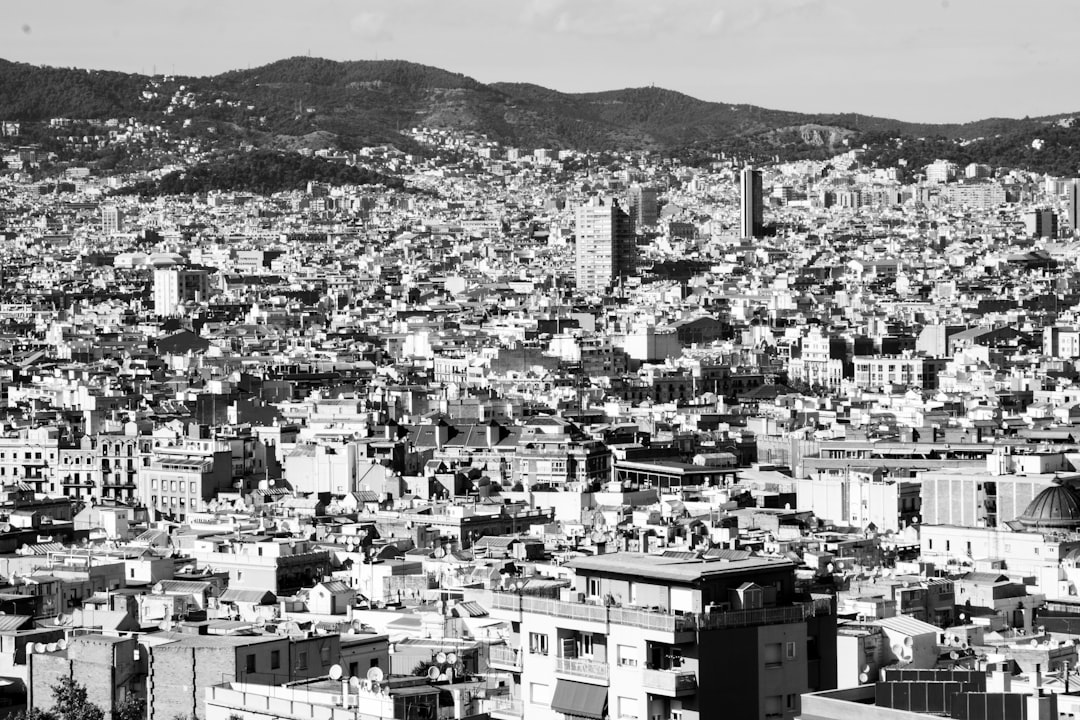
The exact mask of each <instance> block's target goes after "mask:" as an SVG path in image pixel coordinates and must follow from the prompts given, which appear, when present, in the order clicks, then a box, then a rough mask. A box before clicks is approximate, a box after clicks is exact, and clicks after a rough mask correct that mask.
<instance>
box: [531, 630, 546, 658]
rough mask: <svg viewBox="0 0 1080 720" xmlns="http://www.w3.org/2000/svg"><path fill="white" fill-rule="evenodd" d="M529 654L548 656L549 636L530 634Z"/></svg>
mask: <svg viewBox="0 0 1080 720" xmlns="http://www.w3.org/2000/svg"><path fill="white" fill-rule="evenodd" d="M529 652H530V653H532V654H533V655H547V654H548V636H547V635H545V634H544V633H529Z"/></svg>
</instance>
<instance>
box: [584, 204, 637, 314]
mask: <svg viewBox="0 0 1080 720" xmlns="http://www.w3.org/2000/svg"><path fill="white" fill-rule="evenodd" d="M575 220H576V227H575V235H576V236H577V247H576V251H575V260H576V267H575V275H576V278H577V287H578V291H579V292H582V293H596V292H603V291H604V290H606V289H607V288H610V287H612V286H613V285H615V284H616V283H617V282H619V281H620V280H622V279H625V278H626V277H628V276H630V275H632V274H633V273H634V268H635V265H636V260H637V247H636V242H635V237H634V222H633V220H632V219H631V218H630V216H629V215H628V214H627V213H626V211H624V210H623V209H622V208H621V207H619V203H618V202H617V201H615V200H611V201H609V202H607V203H605V202H604V201H603V200H602V199H599V198H594V199H593V200H592V201H591V202H589V203H588V204H586V205H581V206H579V207H578V208H577V211H576V216H575Z"/></svg>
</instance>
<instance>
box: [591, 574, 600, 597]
mask: <svg viewBox="0 0 1080 720" xmlns="http://www.w3.org/2000/svg"><path fill="white" fill-rule="evenodd" d="M599 595H600V578H589V597H597V596H599Z"/></svg>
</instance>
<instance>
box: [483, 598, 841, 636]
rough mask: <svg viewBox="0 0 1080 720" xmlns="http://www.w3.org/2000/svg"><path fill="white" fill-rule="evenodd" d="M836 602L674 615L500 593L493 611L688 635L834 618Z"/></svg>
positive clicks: (823, 601) (812, 601)
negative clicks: (686, 633)
mask: <svg viewBox="0 0 1080 720" xmlns="http://www.w3.org/2000/svg"><path fill="white" fill-rule="evenodd" d="M832 602H833V601H832V598H830V597H819V598H814V599H813V600H811V601H808V602H798V603H793V604H792V605H787V606H784V607H776V608H759V609H756V610H731V611H728V612H710V613H701V614H684V615H673V614H670V613H666V612H661V611H659V610H644V609H640V608H627V607H616V606H605V605H588V604H585V603H577V602H566V601H563V600H554V599H552V598H543V597H535V596H531V595H517V594H515V593H502V592H496V593H494V594H493V601H492V607H493V608H494V609H496V610H511V611H516V612H530V613H537V614H540V615H548V616H551V617H557V618H564V619H567V620H581V621H586V622H595V623H603V624H614V625H626V626H629V627H636V628H641V629H644V630H657V631H660V632H688V631H694V630H722V629H724V628H732V627H748V626H752V625H776V624H783V623H794V622H801V621H804V620H806V619H807V618H811V617H815V616H819V615H831V614H832V613H833V610H832Z"/></svg>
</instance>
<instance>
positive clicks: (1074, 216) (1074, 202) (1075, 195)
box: [1069, 180, 1080, 235]
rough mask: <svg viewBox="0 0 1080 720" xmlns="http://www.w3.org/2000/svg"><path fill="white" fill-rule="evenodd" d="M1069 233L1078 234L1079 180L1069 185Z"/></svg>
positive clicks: (1079, 223)
mask: <svg viewBox="0 0 1080 720" xmlns="http://www.w3.org/2000/svg"><path fill="white" fill-rule="evenodd" d="M1069 232H1071V233H1072V234H1073V235H1077V234H1080V180H1073V181H1072V182H1071V183H1069Z"/></svg>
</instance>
